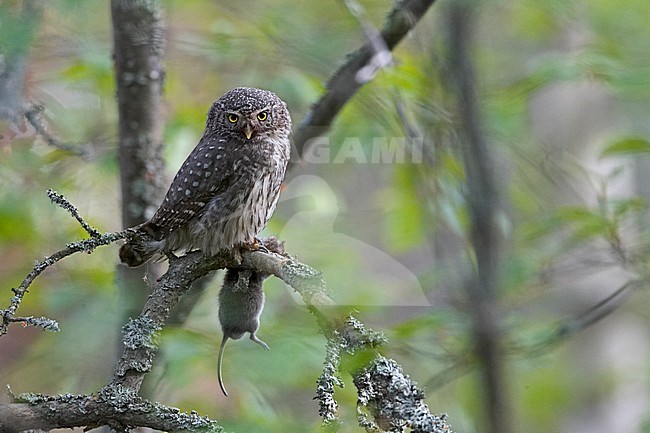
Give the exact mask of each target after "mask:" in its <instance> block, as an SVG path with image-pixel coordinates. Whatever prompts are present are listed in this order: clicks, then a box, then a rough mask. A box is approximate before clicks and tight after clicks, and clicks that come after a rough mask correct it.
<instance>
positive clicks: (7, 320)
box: [0, 189, 135, 336]
mask: <svg viewBox="0 0 650 433" xmlns="http://www.w3.org/2000/svg"><path fill="white" fill-rule="evenodd" d="M47 195H48V197H49V198H50V200H51V201H52V203H54V204H56V205H58V206H61V207H62V208H63V209H65V210H67V211H68V212H70V214H71V215H72V216H73V217H74V218H75V219H76V220H77V221H78V222H79V224H81V226H82V227H83V228H84V230H86V232H88V234H89V235H90V236H91V237H90V238H89V239H84V240H81V241H77V242H73V243H70V244H68V245H66V247H65V248H63V249H62V250H60V251H57V252H55V253H54V254H52V255H50V256H48V257H45V258H44V259H43V260H41V261H37V262H36V263H35V265H34V267H33V268H32V270H31V272H30V273H29V274H27V276H26V277H25V279H23V281H22V283H20V285H19V286H18V287H17V288H16V287H13V288H12V289H11V290H12V291H13V292H14V296H13V297H12V298H11V301H10V303H9V307H8V308H6V309H3V310H0V316H2V323H0V336H2V335H4V334H6V333H7V330H8V328H9V324H11V323H16V322H20V323H25V324H27V325H31V326H38V327H41V328H43V329H47V330H50V331H54V330H58V325H57V323H56V322H55V321H54V320H51V319H46V318H29V317H27V318H25V317H16V311H17V310H18V307H19V306H20V303H21V302H22V300H23V297H24V296H25V293H27V290H28V289H29V286H30V285H31V284H32V283H33V282H34V280H35V279H36V278H37V277H38V276H39V275H41V273H43V271H44V270H45V269H47V268H48V267H50V266H52V265H54V264H55V263H57V262H58V261H60V260H62V259H64V258H66V257H68V256H70V255H72V254H75V253H78V252H81V251H84V252H87V253H90V252H92V251H94V250H95V249H96V248H97V247H100V246H102V245H109V244H112V243H113V242H115V241H118V240H120V239H127V238H130V237H133V236H134V234H135V233H134V231H133V230H132V229H126V230H122V231H120V232H115V233H105V234H101V233H99V231H97V230H96V229H94V228H92V227H91V226H90V225H89V224H88V223H87V222H86V221H84V219H83V218H82V217H81V215H79V212H78V211H77V208H76V207H75V206H74V205H72V204H71V203H70V202H69V201H68V200H67V199H66V198H65V197H64V196H62V195H60V194H58V193H56V192H55V191H53V190H51V189H49V190H48V191H47Z"/></svg>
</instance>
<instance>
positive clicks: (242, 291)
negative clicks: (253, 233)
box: [217, 237, 284, 396]
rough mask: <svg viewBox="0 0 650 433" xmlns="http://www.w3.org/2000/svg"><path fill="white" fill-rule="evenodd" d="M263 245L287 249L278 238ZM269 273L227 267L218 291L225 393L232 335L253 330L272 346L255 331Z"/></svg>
mask: <svg viewBox="0 0 650 433" xmlns="http://www.w3.org/2000/svg"><path fill="white" fill-rule="evenodd" d="M264 246H265V247H266V248H267V249H268V250H269V251H272V252H275V253H278V254H282V253H284V243H281V242H279V240H278V239H277V238H274V237H272V238H269V239H266V240H265V241H264ZM269 276H270V274H267V273H265V272H260V271H251V270H245V269H233V268H228V269H227V270H226V276H225V277H224V280H223V285H222V286H221V291H220V292H219V322H220V323H221V330H222V331H223V338H222V340H221V347H220V348H219V359H218V361H217V375H218V378H219V386H220V387H221V391H222V392H223V394H224V395H226V396H227V395H228V393H227V392H226V388H225V387H224V385H223V379H222V374H221V365H222V361H223V352H224V347H225V346H226V341H228V339H229V338H231V339H233V340H239V339H240V338H242V337H243V336H244V334H245V333H247V332H248V333H249V334H250V339H251V340H253V341H254V342H256V343H257V344H259V345H260V346H262V347H263V348H265V349H266V350H269V346H268V345H267V344H266V343H264V342H263V341H262V340H260V339H259V338H257V335H255V333H256V332H257V328H258V327H259V325H260V315H261V314H262V310H263V309H264V290H263V289H262V284H263V283H264V280H265V279H266V278H268V277H269Z"/></svg>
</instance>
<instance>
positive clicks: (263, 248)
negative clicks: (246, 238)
mask: <svg viewBox="0 0 650 433" xmlns="http://www.w3.org/2000/svg"><path fill="white" fill-rule="evenodd" d="M253 245H255V246H256V247H257V251H261V252H263V253H267V254H270V253H271V251H270V250H269V249H268V248H266V245H264V241H263V240H262V239H261V238H258V237H257V236H255V242H254V244H253Z"/></svg>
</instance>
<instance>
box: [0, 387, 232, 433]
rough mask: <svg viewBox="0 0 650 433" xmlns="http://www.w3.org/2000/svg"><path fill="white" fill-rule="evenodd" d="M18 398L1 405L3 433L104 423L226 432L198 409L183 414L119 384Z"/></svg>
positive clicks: (126, 427)
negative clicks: (86, 392) (96, 389)
mask: <svg viewBox="0 0 650 433" xmlns="http://www.w3.org/2000/svg"><path fill="white" fill-rule="evenodd" d="M15 401H16V402H14V403H11V404H0V420H1V421H2V423H1V424H0V431H1V432H2V433H18V432H21V431H25V430H35V429H41V430H50V429H52V428H72V427H85V428H86V429H90V428H93V427H99V426H102V425H108V426H110V427H111V428H112V429H113V430H115V431H117V432H123V431H124V432H125V431H129V430H130V429H132V428H134V427H149V428H152V429H156V430H161V431H183V430H184V431H199V432H206V433H221V432H223V431H224V430H223V428H222V427H220V426H219V425H218V424H217V423H216V422H215V421H212V420H210V419H208V418H206V417H201V416H199V415H198V414H196V413H195V412H192V413H184V412H181V411H180V410H179V409H177V408H174V407H168V406H164V405H161V404H158V403H151V402H149V401H146V400H144V399H142V398H140V397H138V396H137V394H136V393H134V392H132V391H130V390H128V389H123V388H119V387H116V388H105V389H102V390H100V391H99V392H98V393H97V394H92V395H75V394H65V395H57V396H47V395H40V394H21V395H19V396H17V397H16V398H15Z"/></svg>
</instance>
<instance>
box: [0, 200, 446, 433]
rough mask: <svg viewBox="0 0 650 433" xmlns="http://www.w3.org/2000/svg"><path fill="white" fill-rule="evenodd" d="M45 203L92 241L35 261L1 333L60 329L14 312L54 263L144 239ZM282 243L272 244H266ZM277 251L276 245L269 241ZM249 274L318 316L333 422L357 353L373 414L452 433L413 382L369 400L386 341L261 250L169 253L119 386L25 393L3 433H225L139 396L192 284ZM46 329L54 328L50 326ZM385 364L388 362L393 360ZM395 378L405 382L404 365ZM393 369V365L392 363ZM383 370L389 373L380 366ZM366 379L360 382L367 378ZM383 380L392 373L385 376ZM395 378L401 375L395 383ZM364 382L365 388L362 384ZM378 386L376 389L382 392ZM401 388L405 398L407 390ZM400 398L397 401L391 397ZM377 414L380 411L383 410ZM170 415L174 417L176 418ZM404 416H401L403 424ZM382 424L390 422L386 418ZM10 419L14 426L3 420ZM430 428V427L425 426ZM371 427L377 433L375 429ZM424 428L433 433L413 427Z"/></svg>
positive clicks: (310, 280) (290, 263) (303, 270)
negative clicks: (104, 432) (105, 432)
mask: <svg viewBox="0 0 650 433" xmlns="http://www.w3.org/2000/svg"><path fill="white" fill-rule="evenodd" d="M48 196H49V197H50V199H51V200H52V202H53V203H55V204H57V205H59V206H61V207H62V208H63V209H66V210H67V211H68V212H70V214H71V215H72V216H73V217H74V218H75V219H76V220H77V221H78V222H79V224H81V226H82V227H84V229H85V230H86V231H87V232H88V233H89V234H90V236H91V237H90V238H88V239H84V240H82V241H78V242H75V243H71V244H69V245H67V246H66V248H64V249H63V250H61V251H58V252H56V253H54V254H53V255H51V256H49V257H47V258H46V259H45V260H43V261H42V262H38V263H37V264H36V266H35V267H34V269H33V270H32V272H30V274H29V275H28V276H27V277H26V278H25V279H24V280H23V282H22V283H21V285H20V286H19V288H18V289H14V292H15V294H16V295H15V296H14V297H13V299H12V301H11V304H10V307H9V308H8V309H6V310H1V311H0V314H1V315H2V318H3V322H2V328H0V329H1V330H2V331H3V332H6V330H7V327H8V325H9V324H10V323H12V322H16V321H23V322H27V323H29V324H33V325H37V326H41V327H44V328H48V326H49V327H51V328H56V329H58V328H57V327H58V324H56V322H54V321H51V320H49V319H46V318H36V319H35V318H19V317H16V316H15V312H16V310H17V308H18V306H19V305H20V302H21V301H22V298H23V296H24V295H25V294H26V293H27V289H28V287H29V286H30V285H31V283H32V282H33V281H34V280H35V279H36V278H37V277H38V276H39V275H40V274H41V273H42V272H43V271H44V270H45V269H46V268H47V267H49V266H52V265H53V264H55V263H57V262H58V261H59V260H61V259H63V258H65V257H67V256H69V255H72V254H74V253H77V252H81V251H93V250H94V249H95V248H97V247H99V246H102V245H108V244H110V243H113V242H115V241H117V240H120V239H129V238H132V237H134V236H139V234H138V233H137V232H135V231H134V230H131V229H127V230H124V231H121V232H117V233H106V234H101V233H99V232H98V231H97V230H96V229H94V228H92V227H90V225H88V224H87V223H86V222H85V221H84V219H83V218H82V217H81V215H79V213H78V212H77V210H76V208H75V206H73V205H72V204H71V203H70V202H69V201H68V200H67V199H66V198H65V197H63V196H62V195H60V194H58V193H56V192H54V191H52V190H49V191H48ZM263 242H264V243H265V244H266V243H267V242H272V243H277V240H275V239H268V240H263ZM268 247H269V248H271V244H268ZM226 267H230V268H233V267H235V268H243V269H252V270H257V271H261V272H264V273H267V274H273V275H275V276H276V277H278V278H280V279H282V280H283V281H284V282H285V283H287V284H288V285H289V286H291V287H292V288H293V289H294V290H296V291H297V292H298V293H299V294H300V295H301V296H302V299H303V301H304V302H305V304H306V305H307V307H308V308H309V310H310V311H311V312H312V313H313V314H314V316H315V317H316V319H317V321H318V324H319V326H320V327H321V330H322V332H323V334H324V335H325V336H326V338H327V339H328V353H327V358H326V362H325V369H324V371H323V374H322V375H321V377H320V378H319V380H318V389H317V399H318V400H319V402H320V406H321V409H320V414H321V416H322V417H323V419H324V420H325V422H327V423H334V422H336V420H337V410H338V404H337V402H336V400H335V399H334V390H335V388H336V387H337V386H338V387H340V386H342V385H343V381H342V380H341V378H340V377H339V376H338V374H337V372H338V371H339V370H340V367H341V359H342V357H345V356H349V357H352V356H354V357H355V358H354V359H355V360H356V361H355V362H354V363H351V364H350V365H354V366H355V367H354V368H348V370H349V373H350V374H351V375H352V377H353V378H354V381H355V384H357V387H358V389H359V404H360V405H361V406H363V407H367V408H369V413H370V414H371V415H373V416H375V417H376V416H379V415H381V416H382V417H385V416H386V414H385V412H386V411H389V412H390V413H391V414H392V415H391V416H393V417H394V419H393V420H392V421H391V423H392V424H391V425H395V426H398V425H403V426H412V427H413V428H415V426H418V425H432V426H445V429H443V428H442V427H441V428H439V429H438V427H436V429H434V430H428V431H431V432H434V433H438V432H447V431H448V427H446V423H445V422H444V416H442V417H440V416H434V415H431V414H430V413H429V412H428V409H426V406H425V405H423V404H422V402H421V401H420V399H419V397H418V396H419V395H423V394H422V392H421V391H417V393H416V394H417V395H416V396H415V397H414V398H412V399H410V400H405V399H404V398H403V396H404V395H411V394H413V393H414V391H413V390H414V389H417V388H415V384H413V383H412V382H410V381H409V380H402V379H400V380H399V381H396V382H395V385H394V386H393V387H392V388H391V390H392V391H391V392H392V393H393V394H387V395H382V396H380V397H381V398H380V397H377V398H376V399H375V400H372V404H371V399H368V398H367V397H366V396H367V393H368V389H370V388H367V387H366V385H368V380H367V379H366V380H365V381H364V379H363V377H365V376H363V375H367V374H368V372H369V371H372V369H373V368H376V365H378V363H379V362H381V361H382V360H383V357H381V356H380V354H379V352H378V351H377V349H378V348H379V347H380V346H381V345H383V344H385V343H386V340H385V338H384V337H383V335H382V334H381V333H377V332H374V331H372V330H370V329H367V328H366V327H365V326H364V325H363V324H362V323H361V322H359V321H358V320H356V319H355V318H354V317H352V316H349V315H345V314H342V313H341V312H340V311H339V310H337V309H335V308H331V307H332V306H333V305H334V302H333V301H332V300H331V299H330V298H329V296H328V294H327V287H326V284H325V281H324V279H323V276H322V274H321V273H320V272H319V271H317V270H315V269H313V268H311V267H310V266H308V265H305V264H304V263H300V262H298V261H297V260H295V259H293V258H292V257H291V256H289V255H287V254H284V255H282V254H276V253H272V252H263V251H261V250H260V251H243V252H242V254H241V262H238V261H237V259H236V257H235V255H234V254H233V253H232V252H230V251H223V252H222V253H221V254H218V255H216V256H214V257H210V258H206V257H204V256H203V254H202V253H201V252H200V251H194V252H190V253H188V254H186V255H184V256H181V257H175V256H170V257H169V268H168V270H167V272H166V273H165V274H164V275H163V276H162V277H161V278H160V279H159V280H158V281H157V282H156V284H155V285H154V286H153V288H152V292H151V294H150V296H149V298H148V299H147V302H146V303H145V305H144V307H143V309H142V312H141V313H140V315H139V316H138V317H136V318H135V319H131V320H129V321H128V322H127V323H126V324H125V325H124V327H123V329H122V337H123V338H122V341H123V347H124V349H123V353H122V355H121V357H120V359H119V360H118V361H117V363H116V366H115V369H114V374H113V379H112V381H111V382H110V383H109V384H108V385H107V386H106V387H104V388H103V389H102V390H100V391H99V393H97V394H93V395H65V396H44V395H36V394H33V395H32V394H26V395H23V396H20V397H18V398H17V399H16V402H15V403H12V404H9V405H0V415H2V417H0V419H2V420H3V424H2V425H1V426H0V427H2V430H1V431H2V432H3V433H4V432H14V431H20V430H25V429H28V428H29V429H33V428H42V429H52V428H59V427H76V426H86V427H88V426H96V425H109V426H111V427H112V428H114V429H115V430H117V431H126V430H128V429H129V428H130V427H140V426H147V427H151V428H156V429H160V430H166V431H169V430H184V429H192V430H197V429H198V430H201V429H205V430H208V431H220V427H218V426H217V425H216V423H214V422H213V421H210V420H208V419H206V418H200V417H198V416H196V415H195V414H190V415H187V414H180V413H179V412H178V411H177V410H176V409H173V408H169V407H165V406H162V405H157V404H153V403H151V402H148V401H146V400H144V399H142V398H140V397H138V392H139V390H140V387H141V386H142V381H143V380H144V377H145V375H146V374H147V373H148V372H149V371H151V368H152V366H153V362H154V359H155V356H156V353H157V350H158V340H157V338H158V333H159V331H160V330H162V328H163V327H164V326H165V324H166V323H167V321H168V319H169V317H170V314H171V311H173V310H174V307H175V306H176V305H177V304H178V301H179V299H180V298H181V296H182V295H183V294H184V293H186V292H187V291H188V289H189V288H190V287H191V285H192V283H193V282H194V281H196V280H198V279H199V278H202V277H204V276H205V275H207V274H209V273H211V272H212V271H214V270H217V269H223V268H226ZM48 324H49V325H48ZM386 362H388V361H386ZM390 362H391V363H393V364H394V366H396V368H395V373H396V374H398V373H399V377H400V378H401V377H402V373H401V369H400V368H399V366H398V365H397V364H396V363H394V361H390ZM393 364H391V365H393ZM382 371H384V373H385V372H386V371H387V369H383V370H382ZM362 376H363V377H362ZM383 377H385V374H384V376H383ZM396 377H397V376H396ZM360 384H363V386H360ZM376 389H379V388H376ZM400 390H401V391H400ZM393 395H394V396H396V397H395V398H399V399H398V400H391V399H392V396H393ZM377 410H379V412H377ZM170 414H171V415H170ZM400 416H404V417H406V418H404V417H402V418H399V417H400ZM382 419H383V418H382ZM5 420H7V421H5ZM383 422H384V421H381V419H377V418H375V421H370V420H369V418H367V417H361V418H360V423H361V425H362V426H364V427H366V428H367V429H371V427H372V426H375V425H376V426H382V425H384V424H383ZM422 423H425V424H422ZM373 428H374V427H373ZM413 431H427V430H413Z"/></svg>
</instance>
